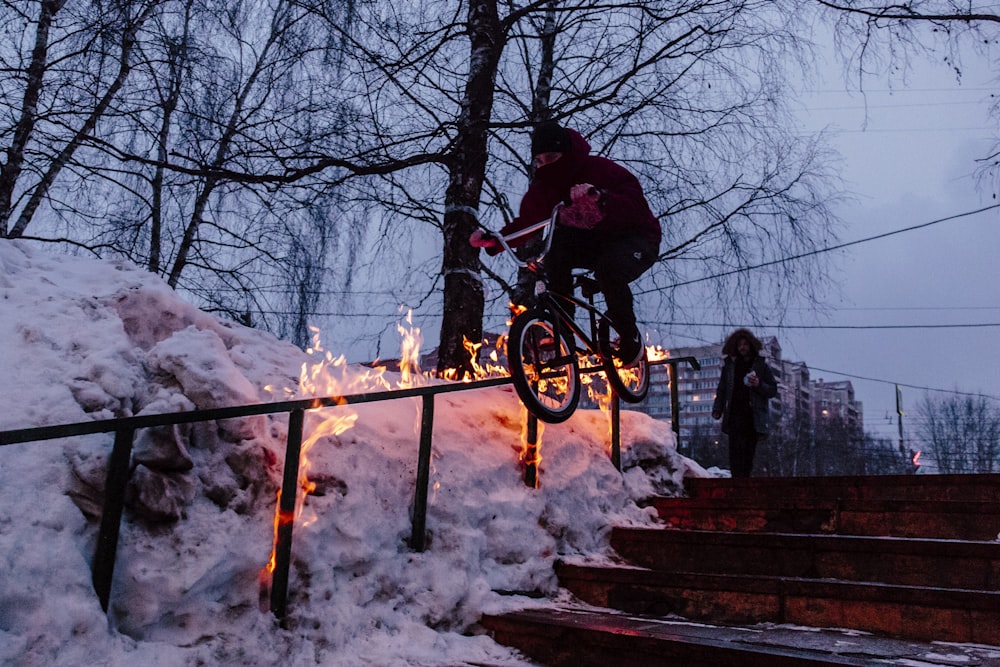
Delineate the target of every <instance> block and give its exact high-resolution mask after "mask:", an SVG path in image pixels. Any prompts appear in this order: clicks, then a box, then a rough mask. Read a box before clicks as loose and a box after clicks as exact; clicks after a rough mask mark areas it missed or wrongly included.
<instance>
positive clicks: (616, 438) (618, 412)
mask: <svg viewBox="0 0 1000 667" xmlns="http://www.w3.org/2000/svg"><path fill="white" fill-rule="evenodd" d="M611 464H612V465H614V467H615V469H616V470H617V471H618V472H621V471H622V401H621V398H620V397H619V396H618V392H617V391H615V390H614V389H612V390H611Z"/></svg>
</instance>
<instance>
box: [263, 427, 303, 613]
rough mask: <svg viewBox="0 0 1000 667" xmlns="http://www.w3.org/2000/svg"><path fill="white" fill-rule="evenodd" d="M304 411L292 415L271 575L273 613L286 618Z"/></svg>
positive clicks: (286, 447)
mask: <svg viewBox="0 0 1000 667" xmlns="http://www.w3.org/2000/svg"><path fill="white" fill-rule="evenodd" d="M304 422H305V411H304V410H293V411H292V412H291V413H289V415H288V442H287V444H286V446H285V471H284V475H283V477H282V481H281V498H280V499H279V500H278V522H277V524H278V525H277V530H276V533H277V534H276V538H275V543H274V572H273V573H272V574H271V613H272V614H274V615H275V616H276V617H277V618H284V617H285V610H286V603H287V598H288V570H289V567H290V566H291V560H292V527H293V525H294V523H295V500H296V497H297V495H298V489H299V457H300V456H301V454H302V426H303V423H304Z"/></svg>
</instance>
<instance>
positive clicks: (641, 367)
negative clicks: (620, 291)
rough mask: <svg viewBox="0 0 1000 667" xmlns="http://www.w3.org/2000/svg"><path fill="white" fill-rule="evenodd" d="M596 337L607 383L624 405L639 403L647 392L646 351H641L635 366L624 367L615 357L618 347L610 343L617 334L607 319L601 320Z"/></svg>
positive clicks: (647, 362)
mask: <svg viewBox="0 0 1000 667" xmlns="http://www.w3.org/2000/svg"><path fill="white" fill-rule="evenodd" d="M597 335H598V344H599V345H600V348H601V366H603V367H604V374H605V375H606V376H607V378H608V383H609V384H610V385H611V386H612V387H613V388H614V390H615V392H617V393H618V395H619V396H621V398H622V400H623V401H625V402H626V403H639V402H641V401H642V399H644V398H646V392H648V391H649V359H647V358H646V350H645V349H643V351H642V358H641V359H639V362H638V363H637V364H635V365H634V366H628V367H626V366H623V365H622V361H621V359H619V358H618V356H617V355H616V352H617V351H618V346H617V344H616V343H614V342H612V336H618V333H617V332H616V331H615V329H614V328H613V326H612V324H611V321H610V320H609V319H608V318H606V317H605V318H602V319H601V323H600V325H599V327H598V332H597Z"/></svg>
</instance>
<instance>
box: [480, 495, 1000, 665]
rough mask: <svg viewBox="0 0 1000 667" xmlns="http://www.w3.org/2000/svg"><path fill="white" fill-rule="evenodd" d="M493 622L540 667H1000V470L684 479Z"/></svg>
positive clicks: (489, 620) (490, 622)
mask: <svg viewBox="0 0 1000 667" xmlns="http://www.w3.org/2000/svg"><path fill="white" fill-rule="evenodd" d="M654 505H655V507H656V508H657V510H658V512H659V515H660V517H661V519H662V521H663V524H664V525H663V527H662V528H624V527H620V528H615V529H614V530H613V532H612V537H611V544H612V547H613V548H614V550H615V552H616V554H617V555H618V556H619V557H620V562H619V559H617V558H616V559H614V562H609V560H608V559H604V560H602V561H601V562H588V561H586V560H578V561H564V562H560V563H558V565H557V575H558V577H559V581H560V584H561V586H562V587H563V588H565V589H567V590H568V591H569V592H571V593H572V594H573V595H574V596H575V599H576V600H578V601H579V603H576V604H572V605H561V606H556V605H548V606H544V605H539V606H537V607H534V608H531V609H524V610H521V611H516V612H512V613H508V614H502V615H494V616H487V617H484V618H483V619H482V625H483V626H484V627H485V628H486V629H487V630H488V631H489V632H490V633H491V634H492V636H493V637H494V638H495V639H496V640H497V641H499V642H501V643H504V644H507V645H510V646H515V647H517V648H518V649H520V650H521V651H522V652H523V653H524V654H526V655H528V656H529V657H530V658H531V659H532V660H536V661H538V662H539V663H540V664H543V665H573V666H574V667H578V666H581V665H683V666H684V667H695V666H698V665H706V666H708V665H713V666H714V665H719V666H722V665H725V666H728V667H734V666H740V667H742V666H748V667H753V666H756V665H761V666H765V665H766V666H768V667H772V666H773V667H781V666H784V665H893V664H896V665H910V666H912V665H928V666H929V665H967V666H969V667H972V666H986V665H1000V541H998V540H1000V536H998V533H1000V475H907V476H878V477H816V478H754V479H743V480H733V479H691V480H688V484H687V497H684V498H659V499H656V500H655V502H654Z"/></svg>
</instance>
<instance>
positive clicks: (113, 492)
mask: <svg viewBox="0 0 1000 667" xmlns="http://www.w3.org/2000/svg"><path fill="white" fill-rule="evenodd" d="M681 362H688V363H690V364H691V365H692V366H693V367H694V368H695V369H696V370H697V369H698V362H697V361H696V360H694V358H693V357H682V358H678V359H663V360H658V361H653V362H650V364H651V365H660V364H668V365H669V366H670V369H671V374H670V376H671V383H670V393H671V397H672V403H673V404H674V405H675V406H676V401H677V398H676V394H677V383H676V381H675V371H676V366H677V364H678V363H681ZM600 370H601V369H600V368H598V367H595V368H593V369H584V371H583V372H597V371H600ZM511 382H512V380H511V378H510V377H499V378H490V379H486V380H474V381H470V382H449V383H443V384H432V385H425V386H422V387H409V388H405V389H391V390H385V391H377V392H370V393H365V394H345V395H334V396H323V397H315V398H303V399H296V400H289V401H278V402H273V403H258V404H251V405H241V406H234V407H225V408H210V409H206V410H188V411H183V412H171V413H163V414H156V415H140V416H135V417H121V418H116V419H102V420H97V421H87V422H76V423H70V424H57V425H53V426H39V427H34V428H22V429H13V430H8V431H0V446H5V445H13V444H18V443H26V442H38V441H43V440H53V439H56V438H65V437H70V436H78V435H92V434H96V433H111V432H114V433H115V440H114V447H113V448H112V452H111V457H110V460H109V462H108V474H107V481H106V483H105V487H104V504H103V509H102V512H101V526H100V529H99V533H98V538H97V547H96V549H95V554H94V564H93V569H92V572H91V580H92V583H93V585H94V590H95V592H96V593H97V596H98V598H99V600H100V603H101V608H102V609H103V610H104V611H105V612H107V610H108V604H109V599H110V594H111V581H112V578H113V574H114V568H115V556H116V552H117V548H118V536H119V531H120V529H121V518H122V515H123V513H124V507H125V490H126V486H127V484H128V479H129V468H130V465H131V457H132V446H133V443H134V441H135V432H136V430H138V429H141V428H151V427H156V426H172V425H175V424H188V423H193V422H201V421H214V420H220V419H235V418H240V417H251V416H258V415H269V414H279V413H287V414H288V415H289V425H288V436H287V440H286V444H285V462H284V471H283V474H282V489H281V496H280V499H279V501H278V502H279V507H278V512H279V515H280V516H291V515H292V514H293V513H294V509H295V501H296V499H297V494H298V486H299V484H298V471H299V455H300V450H301V444H302V431H303V426H304V421H305V419H304V415H305V412H306V411H307V410H315V409H319V408H328V407H338V406H344V405H357V404H361V403H375V402H379V401H389V400H398V399H405V398H416V397H420V398H421V399H422V400H423V408H422V411H421V422H420V446H419V453H418V461H417V479H416V489H415V491H414V499H413V519H412V526H411V534H410V541H409V544H410V548H411V549H414V550H415V551H423V550H424V549H425V547H426V522H427V497H428V494H427V490H428V485H429V482H430V461H431V445H432V443H431V439H432V434H433V421H434V396H436V395H437V394H445V393H450V392H455V391H468V390H473V389H485V388H488V387H498V386H502V385H506V384H510V383H511ZM675 410H676V408H675ZM674 417H675V419H674V424H673V430H674V431H675V432H678V429H679V427H678V425H677V423H676V422H677V420H676V412H675V413H674ZM611 420H612V424H611V460H612V463H613V464H614V466H615V467H616V468H617V469H618V470H619V471H620V470H621V435H620V434H621V428H620V423H619V421H620V403H619V399H618V397H617V396H615V397H614V398H613V400H612V401H611ZM526 432H527V440H528V442H527V448H528V449H529V450H534V449H535V448H536V446H537V433H538V428H537V419H536V418H535V416H534V415H532V414H531V413H528V425H527V429H526ZM537 473H538V471H537V464H536V461H535V456H534V455H533V454H531V453H530V452H529V456H528V457H527V458H526V460H525V470H524V481H525V484H527V485H528V486H531V487H535V486H537V480H538V475H537ZM291 542H292V522H291V521H287V522H279V525H278V531H277V535H276V540H275V545H274V549H275V569H274V571H273V572H272V580H271V593H270V609H271V612H272V613H273V614H274V615H275V616H276V617H278V618H284V616H285V612H286V600H287V596H288V574H289V569H290V565H291Z"/></svg>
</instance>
